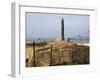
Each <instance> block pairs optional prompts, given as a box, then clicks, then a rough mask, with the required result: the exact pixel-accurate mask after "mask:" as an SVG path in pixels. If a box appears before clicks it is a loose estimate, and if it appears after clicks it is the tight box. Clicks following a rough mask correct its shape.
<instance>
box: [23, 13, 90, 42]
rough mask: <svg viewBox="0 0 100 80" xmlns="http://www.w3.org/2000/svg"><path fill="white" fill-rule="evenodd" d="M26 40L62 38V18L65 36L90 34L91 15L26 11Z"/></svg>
mask: <svg viewBox="0 0 100 80" xmlns="http://www.w3.org/2000/svg"><path fill="white" fill-rule="evenodd" d="M25 17H26V40H32V39H34V38H60V33H61V32H60V30H61V19H62V18H63V19H64V28H65V32H64V34H65V38H69V37H75V36H77V35H85V36H89V34H87V32H89V16H87V15H74V14H73V15H69V14H66V15H65V14H47V13H30V12H28V13H26V15H25Z"/></svg>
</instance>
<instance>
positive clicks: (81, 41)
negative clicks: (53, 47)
mask: <svg viewBox="0 0 100 80" xmlns="http://www.w3.org/2000/svg"><path fill="white" fill-rule="evenodd" d="M55 40H57V39H56V38H41V39H37V38H35V39H30V40H26V44H28V43H33V42H36V43H38V42H49V41H55ZM65 41H67V39H65ZM70 41H71V42H74V43H78V44H89V43H90V41H89V39H86V38H85V39H75V38H73V39H70Z"/></svg>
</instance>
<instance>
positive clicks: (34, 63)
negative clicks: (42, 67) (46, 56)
mask: <svg viewBox="0 0 100 80" xmlns="http://www.w3.org/2000/svg"><path fill="white" fill-rule="evenodd" d="M33 66H34V67H35V66H36V62H35V42H33Z"/></svg>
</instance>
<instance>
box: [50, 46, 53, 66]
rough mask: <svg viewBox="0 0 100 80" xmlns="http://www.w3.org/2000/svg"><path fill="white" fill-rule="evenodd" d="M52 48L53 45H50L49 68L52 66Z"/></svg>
mask: <svg viewBox="0 0 100 80" xmlns="http://www.w3.org/2000/svg"><path fill="white" fill-rule="evenodd" d="M52 47H53V45H51V53H50V66H52Z"/></svg>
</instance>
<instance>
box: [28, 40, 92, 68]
mask: <svg viewBox="0 0 100 80" xmlns="http://www.w3.org/2000/svg"><path fill="white" fill-rule="evenodd" d="M51 45H52V46H51ZM35 48H36V49H35V63H36V66H37V67H38V66H57V65H74V64H89V62H90V61H89V46H83V45H77V44H73V43H72V42H66V41H53V42H48V43H47V45H43V46H40V47H39V45H38V46H36V47H35ZM33 58H34V55H33V46H32V45H31V46H27V45H26V59H28V61H27V62H26V66H27V67H32V66H34V61H33Z"/></svg>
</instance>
